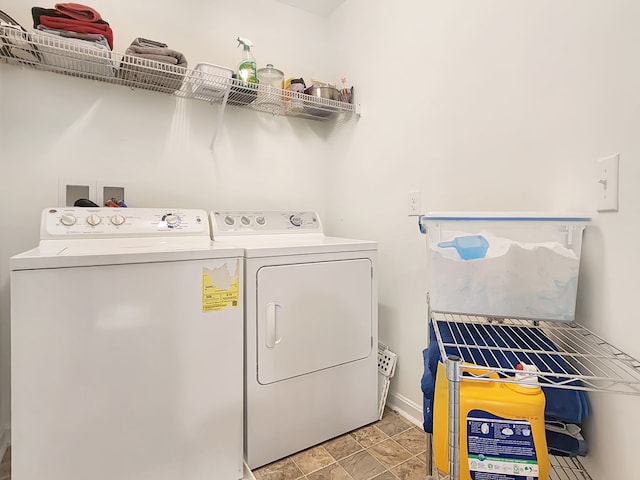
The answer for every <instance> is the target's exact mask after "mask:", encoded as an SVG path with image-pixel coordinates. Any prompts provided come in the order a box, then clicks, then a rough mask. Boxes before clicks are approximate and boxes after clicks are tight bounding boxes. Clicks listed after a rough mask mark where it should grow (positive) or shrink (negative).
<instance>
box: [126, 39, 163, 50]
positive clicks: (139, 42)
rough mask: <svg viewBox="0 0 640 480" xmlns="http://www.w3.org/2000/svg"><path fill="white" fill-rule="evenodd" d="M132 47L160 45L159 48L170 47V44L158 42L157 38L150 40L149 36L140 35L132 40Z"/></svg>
mask: <svg viewBox="0 0 640 480" xmlns="http://www.w3.org/2000/svg"><path fill="white" fill-rule="evenodd" d="M131 46H132V47H158V48H169V45H167V44H166V43H162V42H157V41H155V40H149V39H148V38H142V37H138V38H136V39H134V40H133V42H131Z"/></svg>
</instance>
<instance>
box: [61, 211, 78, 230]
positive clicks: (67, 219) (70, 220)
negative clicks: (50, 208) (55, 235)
mask: <svg viewBox="0 0 640 480" xmlns="http://www.w3.org/2000/svg"><path fill="white" fill-rule="evenodd" d="M76 220H77V219H76V217H75V216H74V215H72V214H70V213H64V214H62V216H61V217H60V223H61V224H63V225H65V226H67V227H70V226H71V225H74V224H75V223H76Z"/></svg>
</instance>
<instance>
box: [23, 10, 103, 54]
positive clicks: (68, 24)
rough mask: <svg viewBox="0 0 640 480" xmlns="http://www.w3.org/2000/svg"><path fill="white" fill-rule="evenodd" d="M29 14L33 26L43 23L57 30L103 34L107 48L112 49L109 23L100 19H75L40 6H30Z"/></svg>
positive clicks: (36, 26)
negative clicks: (107, 44)
mask: <svg viewBox="0 0 640 480" xmlns="http://www.w3.org/2000/svg"><path fill="white" fill-rule="evenodd" d="M31 16H32V17H33V28H38V25H44V26H45V27H49V28H54V29H57V30H69V31H72V32H78V33H94V34H99V35H104V36H105V38H106V39H107V41H108V42H109V48H110V49H113V31H112V30H111V27H110V26H109V23H108V22H106V21H104V20H102V19H100V20H96V21H87V20H77V19H74V18H71V17H69V16H68V15H65V14H62V13H60V12H59V11H58V10H54V9H49V8H42V7H32V8H31Z"/></svg>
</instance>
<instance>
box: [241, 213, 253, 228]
mask: <svg viewBox="0 0 640 480" xmlns="http://www.w3.org/2000/svg"><path fill="white" fill-rule="evenodd" d="M240 222H241V223H242V224H243V225H247V226H248V225H251V219H250V218H249V217H247V216H246V215H243V216H241V217H240Z"/></svg>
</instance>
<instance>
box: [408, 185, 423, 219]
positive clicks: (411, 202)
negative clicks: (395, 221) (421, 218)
mask: <svg viewBox="0 0 640 480" xmlns="http://www.w3.org/2000/svg"><path fill="white" fill-rule="evenodd" d="M407 201H408V207H409V211H408V215H409V216H410V217H411V216H416V215H420V191H419V190H413V191H410V192H409V194H408V196H407Z"/></svg>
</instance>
